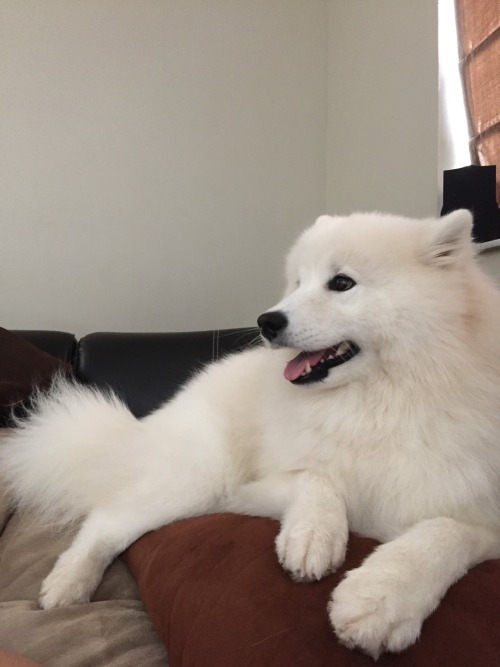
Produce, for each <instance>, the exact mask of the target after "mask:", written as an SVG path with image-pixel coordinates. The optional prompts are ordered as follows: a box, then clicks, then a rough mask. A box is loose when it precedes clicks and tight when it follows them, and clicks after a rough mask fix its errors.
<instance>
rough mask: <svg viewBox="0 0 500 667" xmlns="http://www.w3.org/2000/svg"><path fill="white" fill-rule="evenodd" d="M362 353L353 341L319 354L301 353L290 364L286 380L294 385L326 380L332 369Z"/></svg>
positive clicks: (286, 370) (287, 368) (320, 351)
mask: <svg viewBox="0 0 500 667" xmlns="http://www.w3.org/2000/svg"><path fill="white" fill-rule="evenodd" d="M359 351H360V349H359V346H358V345H356V343H353V342H352V341H343V342H342V343H339V344H338V345H333V346H332V347H328V348H327V349H326V350H318V351H317V352H301V353H300V354H298V355H297V356H296V357H295V358H294V359H292V360H291V361H289V362H288V364H287V365H286V367H285V373H284V375H285V378H286V379H287V380H289V381H290V382H293V384H309V383H310V382H318V381H319V380H324V379H325V378H326V376H327V375H328V371H329V370H330V368H335V366H340V365H341V364H345V362H346V361H349V360H350V359H352V358H353V357H355V356H356V355H357V354H358V352H359Z"/></svg>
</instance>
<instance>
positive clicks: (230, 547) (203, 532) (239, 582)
mask: <svg viewBox="0 0 500 667" xmlns="http://www.w3.org/2000/svg"><path fill="white" fill-rule="evenodd" d="M277 530H278V524H277V523H276V522H275V521H272V520H270V519H259V518H254V517H245V516H237V515H233V514H215V515H212V516H206V517H198V518H195V519H188V520H184V521H179V522H178V523H175V524H173V525H170V526H166V527H164V528H161V529H160V530H158V531H155V532H152V533H148V534H147V535H145V536H143V537H142V538H141V539H139V540H138V541H137V542H135V544H133V545H132V546H131V547H130V548H129V549H128V551H127V552H126V554H125V559H126V561H127V563H128V565H129V567H130V569H131V570H132V573H133V574H134V576H135V577H136V579H137V582H138V584H139V590H140V593H141V596H142V598H143V601H144V604H145V606H146V608H147V610H148V611H149V613H150V615H151V618H152V620H153V623H154V625H155V627H156V630H157V632H158V633H159V635H160V637H161V638H162V639H163V641H164V643H165V645H166V646H167V653H168V656H169V665H170V667H188V666H190V667H192V666H194V665H196V667H234V666H235V665H237V666H238V667H256V665H263V666H264V665H265V667H283V666H284V665H287V667H311V666H314V667H327V666H328V667H334V666H339V665H340V666H349V667H356V666H358V665H359V666H360V667H362V666H365V665H366V666H367V667H368V666H371V667H373V664H374V663H373V660H372V659H371V658H368V657H367V656H365V655H363V654H361V653H359V652H352V651H349V650H348V649H346V648H345V647H343V646H341V645H340V644H339V643H338V642H337V640H336V638H335V635H334V634H333V632H332V631H331V629H330V627H329V623H328V617H327V611H326V607H327V602H328V599H329V597H330V594H331V591H332V590H333V588H334V586H335V585H336V584H337V583H338V582H339V580H340V578H341V576H342V574H343V573H344V572H345V571H346V570H347V569H351V568H353V567H356V566H357V565H359V564H360V562H361V561H362V560H363V558H364V557H366V556H367V555H368V554H369V553H370V552H371V551H372V550H373V548H374V546H375V545H376V543H375V542H374V541H373V540H369V539H366V538H361V537H358V536H351V538H350V542H349V549H348V554H347V560H346V563H345V565H344V567H343V568H342V569H341V570H340V571H339V572H337V573H335V574H333V575H331V576H329V577H327V578H326V579H324V580H323V581H320V582H317V583H313V584H296V583H294V582H292V581H291V580H290V579H289V578H288V576H287V575H286V574H285V573H284V572H283V571H282V570H281V568H280V566H279V565H278V563H277V561H276V556H275V554H274V539H275V537H276V534H277ZM415 586H418V572H415ZM385 665H387V666H389V665H391V666H392V667H395V666H397V667H422V666H423V665H425V667H438V666H439V667H446V666H448V665H453V666H454V667H457V666H459V665H464V666H467V667H470V665H481V667H486V666H491V667H493V666H494V665H495V666H496V665H500V561H489V562H485V563H483V564H481V565H479V566H477V567H476V568H474V569H473V570H472V571H471V572H470V573H469V574H468V575H466V576H465V577H464V578H463V579H462V580H460V581H459V582H458V583H457V584H455V586H453V587H452V588H451V589H450V591H449V592H448V594H447V595H446V596H445V599H444V600H443V602H442V604H441V606H440V607H439V609H438V610H437V611H436V612H435V613H434V614H433V615H432V616H431V617H430V618H429V619H428V620H427V621H426V622H425V623H424V627H423V632H422V636H421V639H420V641H419V642H417V644H415V645H414V646H412V647H411V648H409V649H407V651H405V652H404V653H402V654H399V655H398V656H394V655H385V656H382V657H381V658H380V659H379V661H378V662H377V666H378V667H379V666H385Z"/></svg>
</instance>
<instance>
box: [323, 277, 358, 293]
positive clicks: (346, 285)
mask: <svg viewBox="0 0 500 667" xmlns="http://www.w3.org/2000/svg"><path fill="white" fill-rule="evenodd" d="M355 284H356V281H355V280H353V279H352V278H349V276H346V275H344V274H343V273H337V275H336V276H334V277H333V278H332V279H331V280H330V281H329V283H328V289H329V290H332V292H347V290H349V289H351V288H352V287H354V285H355Z"/></svg>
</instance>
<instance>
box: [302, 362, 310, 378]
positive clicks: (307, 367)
mask: <svg viewBox="0 0 500 667" xmlns="http://www.w3.org/2000/svg"><path fill="white" fill-rule="evenodd" d="M310 372H311V364H310V363H309V362H308V363H307V364H306V367H305V368H304V372H303V373H302V375H307V374H308V373H310Z"/></svg>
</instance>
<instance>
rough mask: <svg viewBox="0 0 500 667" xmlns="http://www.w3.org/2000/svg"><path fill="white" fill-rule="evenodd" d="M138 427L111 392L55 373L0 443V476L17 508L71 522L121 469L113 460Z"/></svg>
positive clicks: (123, 471) (110, 487)
mask: <svg viewBox="0 0 500 667" xmlns="http://www.w3.org/2000/svg"><path fill="white" fill-rule="evenodd" d="M139 428H140V422H138V421H137V420H136V419H135V417H134V416H133V415H132V414H131V412H130V411H129V410H128V408H127V407H126V406H125V405H124V404H123V403H122V402H120V401H119V399H118V398H117V397H116V396H115V395H113V394H112V393H107V394H104V393H101V392H98V391H97V390H95V389H90V388H87V387H83V386H80V385H77V384H75V383H73V382H71V381H68V380H65V379H62V378H59V379H57V380H56V382H55V383H54V385H53V387H52V388H51V389H50V390H49V392H47V393H40V394H39V395H37V396H36V397H35V399H34V401H33V406H32V407H31V408H30V410H29V412H28V416H27V417H26V418H23V419H21V420H19V421H18V424H17V428H16V429H15V430H14V431H13V433H12V435H10V436H9V437H8V438H7V439H6V441H5V442H3V443H2V445H1V446H0V477H2V479H3V480H4V482H5V483H6V484H7V488H8V491H9V492H10V493H11V495H12V499H13V501H14V503H15V504H16V505H17V506H18V507H19V508H20V509H30V510H35V511H36V512H37V513H38V515H41V516H42V518H43V519H45V520H47V521H58V522H64V523H66V522H71V521H75V520H77V519H79V518H81V517H82V516H84V515H86V514H87V513H88V512H89V511H90V510H91V509H92V508H93V507H94V506H97V505H99V504H102V503H103V502H105V499H106V497H109V494H110V492H112V490H113V486H114V485H116V484H117V482H118V481H120V480H117V479H116V470H117V466H118V468H120V470H121V472H120V475H122V476H123V475H127V472H128V471H127V466H125V468H124V469H123V468H122V467H121V466H120V462H121V460H122V459H123V457H125V459H126V456H127V450H128V448H129V447H130V444H131V443H132V441H133V439H134V438H133V435H134V433H135V432H136V431H137V430H138V429H139ZM129 474H133V472H132V471H129ZM122 481H123V480H122Z"/></svg>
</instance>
